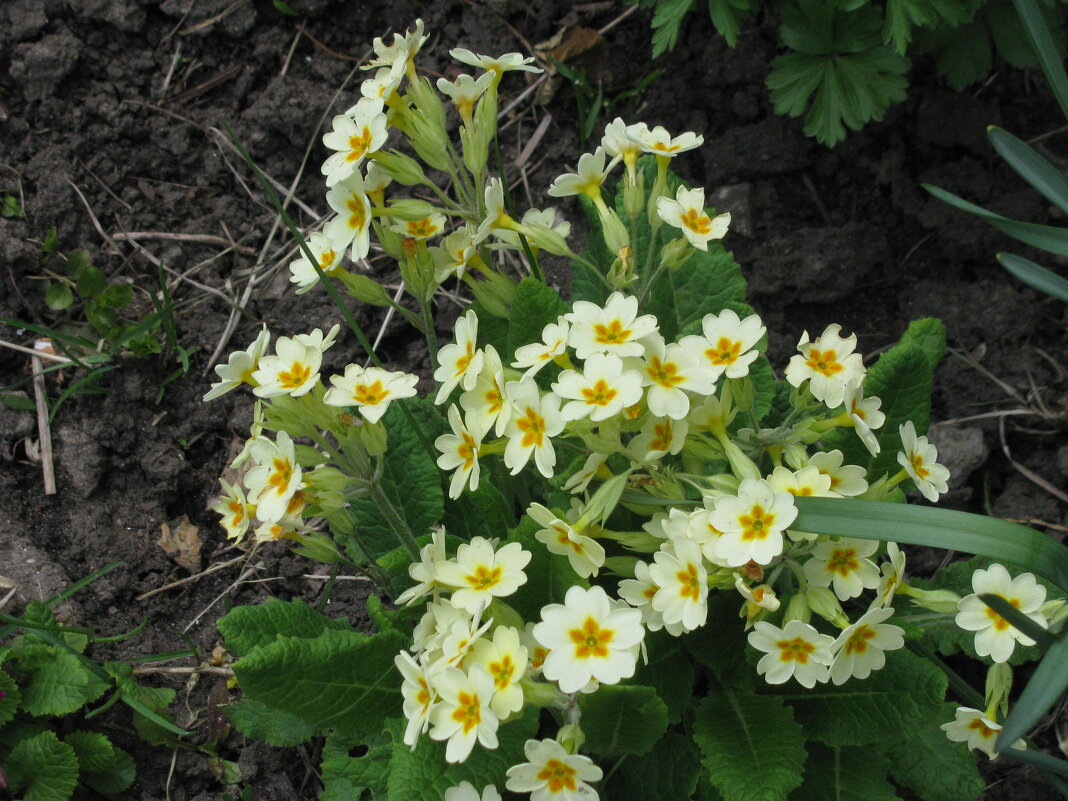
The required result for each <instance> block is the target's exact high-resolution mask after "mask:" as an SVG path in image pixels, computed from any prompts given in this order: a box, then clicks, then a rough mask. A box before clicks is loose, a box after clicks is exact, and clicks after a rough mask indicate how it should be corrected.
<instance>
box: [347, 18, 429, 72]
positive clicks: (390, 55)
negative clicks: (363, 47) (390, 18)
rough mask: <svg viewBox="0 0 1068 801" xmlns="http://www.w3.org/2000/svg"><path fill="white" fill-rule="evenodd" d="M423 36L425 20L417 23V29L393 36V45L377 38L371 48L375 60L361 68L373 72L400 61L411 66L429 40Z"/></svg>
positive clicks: (419, 20)
mask: <svg viewBox="0 0 1068 801" xmlns="http://www.w3.org/2000/svg"><path fill="white" fill-rule="evenodd" d="M429 38H430V37H429V36H426V35H424V34H423V20H421V19H417V20H416V21H415V28H414V29H413V30H411V31H405V32H404V33H403V34H399V33H395V34H393V44H391V45H387V44H386V43H385V42H384V41H383V40H382V37H381V36H376V37H375V39H374V41H372V42H371V46H372V47H373V48H374V51H375V58H373V59H371V60H370V61H368V62H367V63H366V64H364V65H363V66H361V67H360V69H363V70H371V69H374V68H375V67H392V66H393V65H394V64H396V63H397V62H398V61H399V62H400V63H402V64H405V65H408V64H411V63H412V61H413V59H415V57H416V55H417V54H418V53H419V49H420V48H421V47H422V46H423V43H424V42H426V40H427V39H429Z"/></svg>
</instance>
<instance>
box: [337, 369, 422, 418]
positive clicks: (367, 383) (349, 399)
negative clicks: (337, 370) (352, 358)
mask: <svg viewBox="0 0 1068 801" xmlns="http://www.w3.org/2000/svg"><path fill="white" fill-rule="evenodd" d="M330 383H331V384H332V385H333V387H332V388H331V389H328V390H327V391H326V394H325V395H324V396H323V403H325V404H327V405H328V406H355V407H356V408H357V409H359V412H360V414H361V415H363V418H364V419H365V420H366V421H367V422H368V423H377V422H378V421H379V420H381V419H382V415H384V414H385V413H386V410H387V409H388V408H389V404H390V403H392V402H393V401H395V400H399V399H400V398H411V397H412V396H414V395H415V385H416V384H418V383H419V376H416V375H411V374H410V373H405V372H402V371H400V370H396V371H393V372H391V371H389V370H384V369H382V368H381V367H361V366H360V365H358V364H350V365H348V366H347V367H346V368H345V374H344V375H333V376H330Z"/></svg>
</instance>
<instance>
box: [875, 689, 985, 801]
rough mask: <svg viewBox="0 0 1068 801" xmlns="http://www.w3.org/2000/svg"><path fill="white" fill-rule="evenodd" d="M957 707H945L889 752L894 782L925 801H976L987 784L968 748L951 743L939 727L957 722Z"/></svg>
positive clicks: (946, 704)
mask: <svg viewBox="0 0 1068 801" xmlns="http://www.w3.org/2000/svg"><path fill="white" fill-rule="evenodd" d="M956 708H957V705H956V704H952V703H943V704H941V705H940V707H939V712H938V714H936V715H935V716H933V717H932V718H931V719H929V720H927V721H926V722H924V723H923V724H921V725H920V726H917V727H915V728H914V729H913V730H912V731H910V732H909V733H908V735H907V736H906V737H904V738H903V739H901V740H900V741H899V742H897V743H895V744H893V745H891V746H890V748H889V749H888V750H887V751H886V755H887V756H888V757H890V775H891V776H892V777H893V779H894V781H895V782H897V783H898V784H900V785H902V786H903V787H907V788H908V789H910V790H912V791H913V792H914V793H916V794H917V795H918V796H919V797H920V798H922V799H924V801H973V799H975V798H978V797H979V794H980V793H982V791H983V787H984V786H985V784H986V783H985V782H984V781H983V779H982V777H981V776H980V775H979V769H978V767H977V766H976V762H975V755H974V754H972V752H971V751H969V750H968V746H967V745H965V744H964V743H955V742H951V741H950V739H949V738H948V737H946V733H945V732H944V731H942V729H940V728H939V726H941V724H943V723H949V722H950V721H952V720H953V717H954V712H955V710H956Z"/></svg>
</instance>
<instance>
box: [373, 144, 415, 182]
mask: <svg viewBox="0 0 1068 801" xmlns="http://www.w3.org/2000/svg"><path fill="white" fill-rule="evenodd" d="M371 158H373V159H374V163H375V164H377V165H378V166H379V167H380V168H381V170H382V172H384V173H385V174H386V175H388V176H389V177H390V178H392V179H393V180H394V181H396V182H397V183H399V184H404V185H405V186H415V185H416V184H425V183H426V174H425V173H424V172H423V168H422V167H421V166H420V165H419V162H418V161H416V160H415V159H413V158H412V157H410V156H406V155H404V154H403V153H399V152H397V151H396V150H390V151H389V152H388V153H387V152H386V151H379V152H378V153H375V154H374V155H373V156H371Z"/></svg>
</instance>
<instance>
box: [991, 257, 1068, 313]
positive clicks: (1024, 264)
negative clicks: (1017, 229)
mask: <svg viewBox="0 0 1068 801" xmlns="http://www.w3.org/2000/svg"><path fill="white" fill-rule="evenodd" d="M997 259H998V263H999V264H1000V265H1001V266H1002V267H1004V268H1005V269H1006V270H1007V271H1008V272H1009V273H1011V274H1012V275H1014V276H1016V277H1017V278H1019V279H1020V280H1021V281H1023V282H1024V283H1025V284H1027V285H1028V286H1029V287H1031V288H1032V289H1037V290H1038V291H1039V292H1042V293H1044V294H1046V295H1049V296H1050V297H1052V298H1057V299H1058V300H1063V301H1064V302H1065V303H1068V281H1065V280H1064V279H1063V278H1061V277H1060V276H1059V275H1057V274H1056V273H1055V272H1053V271H1052V270H1047V269H1046V268H1045V267H1042V266H1041V265H1039V264H1035V263H1034V262H1033V261H1031V260H1030V259H1025V258H1023V257H1022V256H1014V255H1013V254H1012V253H999V254H998V255H997Z"/></svg>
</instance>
